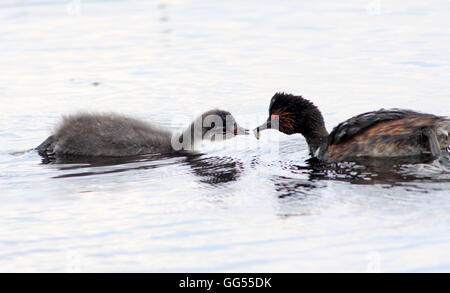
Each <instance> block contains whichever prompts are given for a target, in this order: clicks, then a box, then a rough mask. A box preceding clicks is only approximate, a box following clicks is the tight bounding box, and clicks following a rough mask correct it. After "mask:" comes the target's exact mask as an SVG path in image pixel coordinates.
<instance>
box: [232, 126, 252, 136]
mask: <svg viewBox="0 0 450 293" xmlns="http://www.w3.org/2000/svg"><path fill="white" fill-rule="evenodd" d="M248 133H249V131H248V129H245V128H244V127H242V126H240V125H237V126H236V127H235V129H234V135H248Z"/></svg>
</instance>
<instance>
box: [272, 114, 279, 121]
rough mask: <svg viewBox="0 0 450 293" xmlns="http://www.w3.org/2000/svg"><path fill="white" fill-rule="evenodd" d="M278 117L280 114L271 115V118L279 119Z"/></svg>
mask: <svg viewBox="0 0 450 293" xmlns="http://www.w3.org/2000/svg"><path fill="white" fill-rule="evenodd" d="M277 118H278V115H276V114H272V115H270V119H272V120H273V119H277Z"/></svg>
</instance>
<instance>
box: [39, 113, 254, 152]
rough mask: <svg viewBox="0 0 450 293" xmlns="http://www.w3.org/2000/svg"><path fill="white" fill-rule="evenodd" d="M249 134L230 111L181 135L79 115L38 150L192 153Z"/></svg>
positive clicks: (131, 121)
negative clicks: (206, 142) (203, 143)
mask: <svg viewBox="0 0 450 293" xmlns="http://www.w3.org/2000/svg"><path fill="white" fill-rule="evenodd" d="M241 134H248V130H247V129H244V128H242V127H241V126H239V125H238V124H237V123H236V121H235V119H234V117H233V116H232V115H231V114H230V113H229V112H227V111H223V110H217V109H215V110H210V111H208V112H205V113H203V114H202V115H200V116H199V117H198V118H197V119H195V120H194V121H193V122H192V123H191V125H189V127H187V128H186V129H185V130H184V131H183V132H181V133H172V132H171V131H170V130H168V129H165V128H163V127H160V126H157V125H153V124H150V123H148V122H145V121H141V120H138V119H135V118H131V117H127V116H123V115H120V114H114V113H104V114H92V113H78V114H74V115H70V116H65V117H63V119H62V121H61V122H60V123H59V124H58V125H57V126H56V128H55V130H54V132H53V134H52V135H51V136H50V137H48V138H47V139H46V140H45V141H44V142H43V143H42V144H41V145H39V146H38V147H37V148H36V149H37V151H38V152H39V154H40V155H42V156H44V157H56V158H57V157H66V156H88V157H123V156H132V155H140V154H149V153H165V152H173V151H185V150H192V149H193V148H194V147H195V144H197V143H198V142H200V141H201V140H203V139H207V140H220V139H226V138H230V137H233V136H235V135H241Z"/></svg>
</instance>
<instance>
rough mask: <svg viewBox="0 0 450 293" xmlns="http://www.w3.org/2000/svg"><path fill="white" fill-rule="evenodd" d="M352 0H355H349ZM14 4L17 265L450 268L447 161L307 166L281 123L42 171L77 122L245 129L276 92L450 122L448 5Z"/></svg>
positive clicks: (5, 27)
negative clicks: (70, 119)
mask: <svg viewBox="0 0 450 293" xmlns="http://www.w3.org/2000/svg"><path fill="white" fill-rule="evenodd" d="M341 2H342V1H341ZM341 2H339V1H320V3H314V4H313V3H311V2H306V1H256V0H254V1H234V0H232V1H188V0H186V1H185V0H173V1H171V0H167V1H164V0H161V1H138V0H135V1H131V0H130V1H119V0H118V1H100V0H92V1H87V0H85V1H83V0H82V1H75V0H74V1H56V0H54V1H52V0H47V1H43V0H35V1H34V0H29V1H27V0H22V1H19V0H17V1H2V2H1V3H0V44H1V45H0V60H1V72H2V74H1V78H0V102H1V108H0V114H1V115H0V190H1V196H0V225H1V226H0V227H1V228H0V270H1V271H3V272H11V271H17V272H66V271H74V272H79V271H81V272H110V271H112V272H124V271H126V272H134V271H139V272H141V271H144V272H225V271H226V272H229V271H231V272H244V271H251V272H261V271H264V272H305V271H320V272H322V271H327V272H328V271H339V272H345V271H352V272H366V271H382V272H390V271H401V272H416V271H446V272H448V271H450V254H449V251H450V233H449V231H450V192H449V190H450V172H449V169H448V167H445V166H446V164H443V163H442V162H433V163H430V164H415V165H396V164H394V165H393V166H390V167H386V166H385V165H381V164H374V165H371V166H365V167H362V166H359V165H352V164H348V165H343V166H341V167H340V168H338V169H334V170H315V169H312V168H310V167H309V165H308V163H307V162H306V160H307V159H308V150H307V146H306V142H305V140H304V139H303V137H301V136H300V135H293V136H287V135H284V134H278V133H276V132H275V131H266V132H264V135H263V136H262V138H261V140H259V141H257V140H256V139H255V138H254V137H252V136H247V137H237V138H236V139H233V140H230V141H226V142H221V143H215V144H214V143H208V144H204V145H203V146H201V148H200V149H199V152H198V153H196V154H192V155H189V156H167V155H158V154H155V155H148V156H142V157H137V158H129V159H127V160H114V161H98V160H96V161H94V160H90V161H89V160H88V161H83V162H77V161H74V162H66V163H65V164H42V163H41V158H40V157H39V156H38V155H37V154H36V153H35V152H33V151H29V150H30V149H31V148H33V147H35V146H37V145H38V144H40V143H41V142H42V141H43V140H44V139H45V138H46V137H47V136H48V135H49V133H50V131H51V129H52V127H53V125H54V124H55V123H57V122H58V121H59V119H60V117H61V115H63V114H68V113H72V112H74V111H81V110H85V111H86V110H87V111H115V112H120V113H124V114H129V115H133V116H134V117H137V118H141V119H144V120H148V121H155V122H158V123H160V124H161V125H163V126H165V127H168V128H170V129H172V130H179V129H182V128H183V127H185V126H186V125H187V124H188V123H189V122H190V121H191V119H192V118H194V117H195V116H196V115H198V114H200V113H201V112H203V111H204V110H208V109H211V108H214V107H219V108H223V109H226V110H228V111H230V112H231V113H233V114H234V116H235V117H236V119H237V120H238V121H239V123H241V124H243V125H244V126H246V127H248V128H252V127H255V126H256V125H259V124H260V123H261V122H262V121H263V120H265V118H266V115H267V108H268V104H269V99H270V97H271V96H272V95H273V94H274V93H275V92H276V91H286V92H292V93H295V94H302V95H304V96H306V97H308V98H310V99H312V100H313V101H314V102H315V103H316V104H317V105H318V106H319V107H320V109H321V110H322V112H323V114H324V117H325V120H326V124H327V127H328V129H329V130H330V129H331V128H332V127H333V126H334V125H336V124H337V123H339V122H341V121H343V120H345V119H346V118H349V117H350V116H352V115H355V114H358V113H361V112H364V111H369V110H375V109H378V108H381V107H385V108H389V107H399V108H412V109H415V110H420V111H424V112H430V113H435V114H439V115H449V114H450V108H449V103H448V101H449V93H450V83H449V80H450V74H449V72H450V71H449V69H450V61H449V60H450V58H449V57H450V31H449V29H448V28H449V27H450V17H449V16H450V4H449V3H448V1H426V2H424V1H395V4H394V3H391V2H390V1H383V0H380V1H376V0H375V1H364V0H363V1H356V0H355V1H345V2H342V3H341Z"/></svg>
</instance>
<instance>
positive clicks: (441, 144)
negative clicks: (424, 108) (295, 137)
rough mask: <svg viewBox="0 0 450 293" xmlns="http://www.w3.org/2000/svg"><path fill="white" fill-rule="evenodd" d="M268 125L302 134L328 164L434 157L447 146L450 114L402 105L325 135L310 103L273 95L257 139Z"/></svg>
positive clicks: (367, 115) (361, 117)
mask: <svg viewBox="0 0 450 293" xmlns="http://www.w3.org/2000/svg"><path fill="white" fill-rule="evenodd" d="M275 124H278V125H275ZM269 128H274V129H278V130H279V131H281V132H283V133H286V134H294V133H300V134H302V135H303V136H304V137H305V139H306V142H307V143H308V145H309V150H310V155H311V156H313V157H316V158H318V159H320V160H322V161H324V162H328V163H333V162H339V161H346V160H348V159H351V158H356V157H404V156H421V155H431V156H432V158H437V157H438V156H439V155H440V154H441V150H445V149H446V148H447V150H448V147H449V144H450V137H449V133H450V120H449V119H448V118H446V117H441V116H435V115H432V114H424V113H418V112H415V111H410V110H402V109H388V110H386V109H381V110H378V111H373V112H367V113H363V114H360V115H357V116H355V117H352V118H350V119H348V120H347V121H344V122H342V123H340V124H339V125H338V126H336V127H335V128H334V129H333V131H332V132H331V133H330V134H328V132H327V130H326V128H325V123H324V120H323V117H322V114H321V113H320V111H319V109H318V108H317V107H316V106H315V105H314V104H313V103H312V102H310V101H308V100H307V99H305V98H303V97H301V96H294V95H291V94H285V93H276V94H275V95H274V96H273V97H272V100H271V101H270V106H269V118H268V119H267V121H266V122H265V123H263V124H262V125H261V126H259V127H257V128H255V130H254V133H255V135H256V137H257V138H259V134H260V131H262V130H264V129H269Z"/></svg>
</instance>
